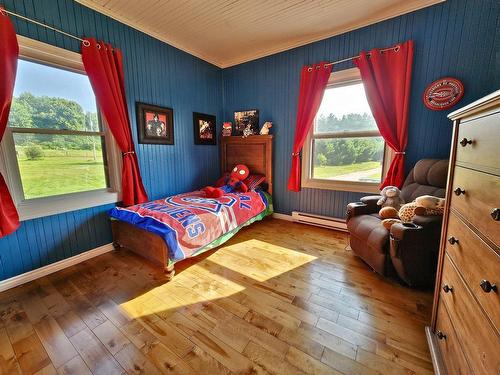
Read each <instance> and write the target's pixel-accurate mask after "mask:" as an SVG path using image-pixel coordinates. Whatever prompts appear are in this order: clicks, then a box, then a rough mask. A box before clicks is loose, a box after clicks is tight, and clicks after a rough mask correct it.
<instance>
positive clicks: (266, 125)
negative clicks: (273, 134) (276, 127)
mask: <svg viewBox="0 0 500 375" xmlns="http://www.w3.org/2000/svg"><path fill="white" fill-rule="evenodd" d="M272 127H273V123H272V122H271V121H266V122H265V123H264V125H262V129H260V134H261V135H267V134H269V129H271V128H272Z"/></svg>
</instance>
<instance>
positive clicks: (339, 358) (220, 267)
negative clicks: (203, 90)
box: [0, 219, 433, 375]
mask: <svg viewBox="0 0 500 375" xmlns="http://www.w3.org/2000/svg"><path fill="white" fill-rule="evenodd" d="M346 244H347V235H345V234H343V233H340V232H334V231H330V230H326V229H321V228H314V227H310V226H304V225H301V224H294V223H289V222H285V221H281V220H275V219H266V220H265V221H263V222H260V223H255V224H253V225H252V226H250V227H248V228H246V229H243V230H242V231H241V232H240V233H238V234H237V235H236V236H235V237H234V238H233V239H232V240H230V241H229V242H228V243H226V244H225V246H223V247H221V248H220V249H218V250H217V251H211V252H209V253H207V254H204V255H202V256H201V257H198V258H197V259H194V260H193V259H191V260H188V261H186V262H185V263H184V264H180V267H177V266H176V267H177V275H176V276H175V278H174V279H173V280H172V281H171V282H166V279H165V276H164V275H163V274H162V271H161V269H158V268H155V267H154V266H151V265H150V264H149V263H147V262H146V261H144V260H143V259H142V258H140V257H138V256H136V255H134V254H132V253H130V252H128V251H125V250H120V251H115V252H111V253H107V254H105V255H102V256H100V257H97V258H94V259H92V260H90V261H86V262H84V263H81V264H78V265H76V266H73V267H71V268H68V269H65V270H63V271H60V272H58V273H56V274H52V275H50V276H47V277H44V278H42V279H38V280H36V281H35V282H32V283H29V284H26V285H24V286H21V287H18V288H15V289H11V290H9V291H6V292H3V293H1V294H0V373H1V374H9V375H10V374H17V373H24V374H34V373H36V374H56V373H58V374H106V375H108V374H123V373H129V374H161V373H163V374H233V373H234V374H268V373H270V374H287V375H288V374H339V373H344V374H376V373H382V374H432V373H433V371H432V364H431V361H430V355H429V352H428V349H427V344H426V340H425V334H424V325H426V324H428V322H429V319H430V309H431V304H432V294H431V293H430V292H422V291H415V290H411V289H408V288H405V287H403V286H400V285H398V284H397V283H395V282H392V281H387V280H384V279H382V278H380V277H379V276H377V275H376V274H375V273H373V272H372V271H370V270H369V269H368V267H367V266H366V265H365V264H364V263H362V262H361V261H360V260H359V259H358V258H356V257H355V256H354V255H353V254H352V252H351V251H350V250H347V249H346Z"/></svg>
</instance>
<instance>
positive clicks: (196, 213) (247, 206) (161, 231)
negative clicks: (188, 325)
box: [110, 135, 273, 279]
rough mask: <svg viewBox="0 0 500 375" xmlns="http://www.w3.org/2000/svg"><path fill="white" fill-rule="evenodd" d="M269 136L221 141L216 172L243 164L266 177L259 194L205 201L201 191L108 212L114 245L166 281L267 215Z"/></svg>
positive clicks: (269, 208)
mask: <svg viewBox="0 0 500 375" xmlns="http://www.w3.org/2000/svg"><path fill="white" fill-rule="evenodd" d="M272 140H273V136H272V135H256V136H250V137H247V138H241V137H222V138H221V155H220V160H221V171H222V172H223V173H229V171H231V169H232V168H233V167H234V166H235V165H237V164H245V165H246V166H247V167H248V168H249V170H250V173H251V174H258V175H264V176H265V183H264V184H263V185H261V188H259V189H256V190H255V191H249V192H247V193H237V194H225V195H224V196H222V197H221V198H217V199H212V198H210V199H207V198H206V197H205V193H204V192H202V191H194V192H188V193H183V194H178V195H175V196H171V197H166V198H162V199H159V200H155V201H151V202H148V203H143V204H141V205H135V206H131V207H116V208H114V209H112V210H111V211H110V216H111V219H112V220H111V227H112V231H113V245H114V246H115V248H116V249H119V248H122V247H123V248H127V249H129V250H131V251H133V252H134V253H136V254H138V255H140V256H142V257H144V258H146V259H149V260H150V261H152V262H154V263H155V264H157V265H159V266H161V267H163V269H164V270H165V273H166V274H167V277H168V278H170V279H171V278H172V277H173V276H174V275H175V264H176V263H177V262H180V261H182V260H184V259H188V258H191V257H195V256H197V255H199V254H201V253H204V252H206V251H208V250H210V249H213V248H215V247H217V246H220V245H221V244H223V243H224V242H226V241H227V240H228V239H230V238H231V237H232V236H234V235H235V234H236V233H237V232H238V231H239V230H240V229H241V228H243V227H245V226H247V225H250V224H252V223H253V222H255V221H258V220H262V219H263V218H264V217H266V216H267V215H270V214H271V213H272V191H273V176H272Z"/></svg>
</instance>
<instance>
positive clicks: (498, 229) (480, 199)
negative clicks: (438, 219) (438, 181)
mask: <svg viewBox="0 0 500 375" xmlns="http://www.w3.org/2000/svg"><path fill="white" fill-rule="evenodd" d="M499 192H500V177H497V176H494V175H491V174H487V173H482V172H477V171H473V170H471V169H467V168H462V167H456V168H455V174H454V177H453V185H452V193H451V206H450V207H451V208H452V209H455V210H457V211H459V212H460V213H461V214H462V215H463V217H464V218H465V219H466V220H467V221H468V222H469V223H471V224H472V225H473V226H474V227H476V228H477V229H478V230H479V231H480V232H481V233H482V234H484V235H485V236H486V237H488V239H489V240H490V241H491V242H493V243H495V244H496V246H497V248H498V245H499V243H500V221H495V220H494V218H493V217H492V212H493V210H495V209H500V194H499ZM457 194H458V195H457Z"/></svg>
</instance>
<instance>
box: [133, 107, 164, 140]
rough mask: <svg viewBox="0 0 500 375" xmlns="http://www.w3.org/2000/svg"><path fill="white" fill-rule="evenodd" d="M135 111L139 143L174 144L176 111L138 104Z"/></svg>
mask: <svg viewBox="0 0 500 375" xmlns="http://www.w3.org/2000/svg"><path fill="white" fill-rule="evenodd" d="M135 110H136V115H137V134H138V135H139V143H143V144H160V145H173V144H174V111H173V109H172V108H163V107H158V106H155V105H150V104H144V103H139V102H137V103H136V104H135Z"/></svg>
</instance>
